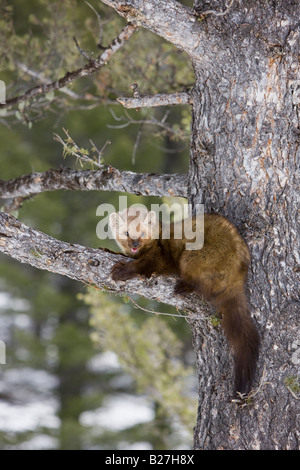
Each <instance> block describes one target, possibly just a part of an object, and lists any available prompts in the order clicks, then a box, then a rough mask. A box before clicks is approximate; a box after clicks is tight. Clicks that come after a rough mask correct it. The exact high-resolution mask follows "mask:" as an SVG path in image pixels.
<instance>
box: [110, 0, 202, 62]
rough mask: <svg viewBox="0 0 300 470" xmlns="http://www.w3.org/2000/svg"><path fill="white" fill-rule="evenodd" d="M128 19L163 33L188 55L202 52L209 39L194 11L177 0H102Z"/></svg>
mask: <svg viewBox="0 0 300 470" xmlns="http://www.w3.org/2000/svg"><path fill="white" fill-rule="evenodd" d="M102 2H103V3H105V4H106V5H109V6H110V7H112V8H114V9H115V10H116V11H117V12H118V13H119V15H121V16H123V17H124V18H126V20H127V21H130V22H131V23H133V24H135V25H137V26H143V27H145V28H147V29H149V30H150V31H152V32H153V33H155V34H158V35H159V36H162V37H163V38H164V39H166V40H167V41H169V42H171V43H172V44H174V45H175V46H176V47H178V48H179V49H181V50H184V51H185V52H187V53H188V54H189V55H190V56H191V58H195V59H196V58H197V59H198V61H199V57H200V55H203V54H204V52H205V49H206V48H207V47H209V41H208V40H207V39H206V38H205V34H204V32H203V31H202V29H201V28H200V25H199V23H198V22H197V20H196V17H195V15H194V12H193V10H192V9H191V8H188V7H186V6H184V5H182V4H181V3H179V2H178V1H176V0H168V1H162V0H147V1H146V2H145V0H102Z"/></svg>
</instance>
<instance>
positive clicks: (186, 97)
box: [117, 91, 193, 108]
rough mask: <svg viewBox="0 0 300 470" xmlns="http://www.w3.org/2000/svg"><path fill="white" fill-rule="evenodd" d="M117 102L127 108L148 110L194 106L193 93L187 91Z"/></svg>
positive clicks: (121, 99) (120, 99)
mask: <svg viewBox="0 0 300 470" xmlns="http://www.w3.org/2000/svg"><path fill="white" fill-rule="evenodd" d="M117 101H118V102H119V103H121V104H122V105H123V106H125V108H147V107H154V106H169V105H175V104H192V102H193V99H192V95H191V93H188V92H186V91H182V92H176V93H170V94H157V95H153V96H139V97H128V98H126V97H122V98H118V99H117Z"/></svg>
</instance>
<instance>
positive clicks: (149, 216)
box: [144, 211, 156, 226]
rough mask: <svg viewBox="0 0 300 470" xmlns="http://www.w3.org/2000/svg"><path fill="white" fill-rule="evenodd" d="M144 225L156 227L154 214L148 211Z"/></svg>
mask: <svg viewBox="0 0 300 470" xmlns="http://www.w3.org/2000/svg"><path fill="white" fill-rule="evenodd" d="M144 224H151V225H153V226H155V225H156V212H154V211H150V212H148V214H147V215H146V217H145V219H144Z"/></svg>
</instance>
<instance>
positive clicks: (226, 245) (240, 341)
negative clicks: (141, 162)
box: [111, 213, 259, 393]
mask: <svg viewBox="0 0 300 470" xmlns="http://www.w3.org/2000/svg"><path fill="white" fill-rule="evenodd" d="M121 215H122V214H121ZM122 217H123V219H120V220H121V223H122V222H124V223H126V221H127V223H129V222H131V221H132V220H134V216H128V213H125V214H124V213H123V215H122ZM193 223H194V225H195V221H194V220H193ZM113 225H114V221H111V226H113ZM146 225H147V224H143V223H141V224H140V229H141V231H142V230H144V233H143V235H144V237H137V236H136V238H134V239H132V238H131V237H130V236H128V237H127V238H126V240H122V242H120V240H119V239H118V235H117V234H116V240H117V242H118V243H119V245H120V246H121V247H122V249H123V251H124V252H125V253H126V254H128V255H129V256H132V257H134V258H135V259H134V260H133V261H131V262H127V261H121V262H119V263H117V264H116V265H115V266H114V267H113V269H112V278H113V280H115V281H125V280H126V279H131V278H133V277H136V276H138V275H145V276H146V277H150V276H151V274H152V273H154V272H155V273H157V274H163V275H168V274H177V275H178V276H179V280H178V282H177V284H176V286H175V293H176V294H178V295H187V294H188V293H190V292H192V291H196V292H198V293H199V294H202V295H203V296H204V298H205V299H206V300H208V301H210V302H211V303H212V304H213V305H214V306H215V307H216V309H217V311H218V312H219V313H220V314H221V315H222V327H223V329H224V331H225V334H226V337H227V339H228V341H229V343H230V345H231V346H232V348H233V352H234V360H235V392H240V393H248V392H249V390H250V387H251V384H252V381H253V378H254V374H255V369H256V363H257V358H258V350H259V335H258V332H257V329H256V327H255V325H254V323H253V321H252V319H251V317H250V314H249V310H248V306H247V299H246V294H245V281H246V277H247V271H248V266H249V261H250V256H249V251H248V248H247V246H246V244H245V242H244V241H243V239H242V237H241V236H240V235H239V233H238V231H237V229H236V228H235V227H234V226H233V225H232V224H231V223H230V222H229V221H228V220H227V219H226V218H224V217H222V216H220V215H212V214H209V215H205V216H204V245H203V247H202V248H201V249H199V250H186V249H185V244H186V242H187V241H188V240H186V239H185V238H184V237H183V238H181V239H180V240H176V239H174V236H173V232H174V225H171V227H170V229H171V236H170V239H162V237H161V226H160V227H159V230H160V236H159V238H158V239H153V238H152V236H151V234H149V233H148V235H147V236H145V232H146V231H147V228H149V227H148V225H147V226H146ZM148 232H149V230H148ZM133 242H135V245H138V248H137V252H136V253H134V254H133V253H132V252H131V249H132V243H133ZM134 249H135V248H134Z"/></svg>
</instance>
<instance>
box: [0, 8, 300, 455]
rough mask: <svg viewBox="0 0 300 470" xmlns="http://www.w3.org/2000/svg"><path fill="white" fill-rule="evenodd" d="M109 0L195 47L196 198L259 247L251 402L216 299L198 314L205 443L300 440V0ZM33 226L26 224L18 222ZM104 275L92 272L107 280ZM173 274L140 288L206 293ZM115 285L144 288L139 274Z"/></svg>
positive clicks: (163, 296) (199, 444)
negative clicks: (238, 379) (216, 323)
mask: <svg viewBox="0 0 300 470" xmlns="http://www.w3.org/2000/svg"><path fill="white" fill-rule="evenodd" d="M102 1H103V3H105V4H108V5H110V6H111V7H113V8H114V9H115V10H116V11H117V12H118V13H119V14H121V15H122V16H124V17H125V18H126V19H127V20H128V21H130V22H131V23H133V24H134V25H136V26H142V27H146V28H148V29H149V30H150V31H152V32H154V33H155V34H158V35H160V36H162V37H163V38H165V39H166V40H168V41H171V42H172V43H173V44H174V45H175V46H176V47H179V48H180V49H181V50H183V51H185V52H186V53H187V54H188V55H189V56H190V59H191V61H192V63H193V66H194V70H195V84H194V88H193V91H192V95H191V97H190V98H189V99H188V102H189V103H191V106H192V128H191V147H190V166H189V174H188V186H187V196H188V199H189V202H191V203H192V204H193V205H195V204H196V203H204V204H205V208H206V211H207V212H211V211H214V212H218V213H220V214H223V215H225V216H227V217H228V218H229V219H230V220H231V221H232V222H233V223H234V224H235V225H236V226H237V227H238V228H239V230H240V232H241V233H242V234H243V235H244V237H245V239H246V241H247V243H248V245H249V248H250V251H251V254H252V264H251V269H250V272H249V282H248V294H249V301H250V306H251V312H252V315H253V317H254V318H255V319H256V321H257V323H258V328H259V331H260V335H261V340H262V345H261V352H260V361H259V368H258V373H257V381H256V384H255V390H254V393H253V394H252V395H251V398H249V400H248V401H247V402H245V403H243V405H241V404H238V403H236V402H234V401H232V400H231V391H232V370H233V365H232V359H231V356H230V352H229V349H228V346H227V343H226V341H225V338H224V335H223V333H222V332H221V331H220V329H219V328H213V327H212V325H211V323H210V322H209V320H207V319H206V316H207V315H209V314H211V308H210V307H209V306H206V305H205V304H203V303H202V302H201V301H200V300H199V299H198V308H197V310H198V312H201V313H199V315H200V318H201V321H196V320H195V319H191V320H190V324H191V329H192V332H193V341H194V348H195V353H196V358H197V367H198V376H199V413H198V418H197V424H196V427H195V433H194V437H195V449H298V448H299V428H300V426H299V425H300V420H299V401H298V400H299V364H300V332H299V314H298V311H299V296H298V276H299V271H300V268H299V250H298V249H297V242H298V240H297V223H298V220H299V219H298V217H299V213H298V207H297V190H298V188H299V179H298V178H299V176H298V173H297V171H298V162H299V133H300V125H299V102H300V99H299V87H300V76H299V36H300V30H299V5H298V2H297V1H293V0H287V1H283V0H278V1H269V0H265V1H261V2H257V1H254V0H253V1H252V0H251V1H249V0H239V1H231V2H226V1H217V0H211V1H210V2H207V1H202V0H195V2H194V10H191V9H189V8H187V7H184V6H183V5H181V4H180V3H179V2H178V1H175V0H169V1H168V2H165V1H163V0H148V1H145V0H102ZM135 98H136V99H138V98H139V97H135ZM121 100H122V99H120V101H121ZM144 102H145V101H144ZM150 102H151V100H150ZM152 102H153V103H157V100H156V99H153V100H152ZM124 103H125V102H124ZM140 103H142V101H141V100H140ZM147 103H149V101H147ZM135 105H136V101H135ZM141 106H142V104H141ZM15 223H18V222H15V221H14V219H5V217H4V216H3V217H2V218H1V220H0V232H1V233H0V248H1V251H5V252H7V253H8V254H10V255H11V256H15V257H17V255H18V250H15V249H14V248H15V246H16V245H14V235H13V234H14V233H15V231H10V229H9V227H10V225H11V224H15ZM7 230H8V232H9V233H8V232H7ZM24 230H25V232H26V230H28V229H26V228H24V227H23V226H22V227H21V228H20V229H19V232H18V230H17V233H22V231H24ZM20 236H21V235H20ZM31 238H32V239H34V238H33V236H32V237H31ZM25 240H26V236H25V238H23V243H25ZM27 240H28V238H27ZM20 243H21V242H19V245H18V246H20ZM50 245H51V244H50V241H49V246H50ZM59 249H61V247H60V248H59ZM69 249H71V250H72V248H69V247H66V248H65V251H64V249H62V252H63V253H67V254H68V250H69ZM78 250H79V251H78ZM75 251H76V256H77V255H78V257H79V258H80V261H79V263H80V262H84V263H87V266H91V263H89V261H88V260H89V259H90V258H89V257H90V256H91V255H92V258H93V257H94V256H96V258H97V259H98V255H95V253H94V252H93V253H88V255H87V258H85V259H84V260H82V259H81V256H83V254H82V253H83V252H84V251H83V250H82V249H81V248H80V249H77V248H76V250H75ZM27 252H28V251H27ZM13 253H14V254H13ZM30 253H31V257H30V260H27V262H30V263H31V264H33V263H34V262H35V263H40V262H41V260H43V261H44V263H43V265H40V266H37V267H40V268H42V269H51V268H52V266H53V265H52V262H54V259H55V257H53V255H51V253H49V256H46V257H45V258H43V254H41V253H43V249H41V252H40V251H39V250H38V251H37V254H36V256H35V251H34V249H33V250H31V251H30ZM79 254H80V256H79ZM51 256H52V258H51ZM70 256H73V255H71V252H70ZM115 256H116V255H112V254H104V253H101V252H100V253H99V259H104V258H103V257H107V258H105V259H106V261H107V263H104V264H103V269H105V270H107V267H108V266H109V265H110V264H109V263H111V262H112V261H113V260H115ZM75 258H76V257H75ZM75 258H74V260H73V261H72V262H73V263H75V265H76V266H73V269H71V270H69V267H70V260H68V259H67V260H65V265H64V269H65V271H64V272H61V271H59V270H58V267H57V266H56V267H54V269H53V270H54V271H55V272H61V273H62V274H65V275H71V274H72V272H71V271H73V272H78V269H77V268H76V267H78V265H77V261H76V260H75ZM19 259H20V260H21V261H22V257H20V254H19ZM47 259H48V260H50V261H48V262H47ZM23 261H24V259H23ZM55 262H57V259H55ZM47 264H48V267H47ZM96 264H97V263H96ZM36 265H37V264H36ZM66 269H67V271H68V272H66ZM90 269H92V268H90ZM105 272H106V271H105ZM70 277H72V276H70ZM88 278H89V277H88V275H87V279H88ZM105 278H106V276H104V278H103V279H102V280H101V279H96V281H95V279H94V277H93V278H91V279H93V281H92V282H95V283H96V284H98V285H104V284H105V282H107V278H106V279H105ZM81 280H82V279H81ZM108 282H109V283H110V281H108ZM172 285H173V281H172V280H169V279H163V280H162V281H160V282H159V283H158V282H157V279H155V278H154V279H151V280H149V281H141V280H139V281H138V289H137V290H138V292H139V293H140V294H141V295H145V296H147V297H149V298H159V299H160V300H162V301H164V302H166V303H170V304H172V305H174V302H175V305H176V306H178V307H179V308H187V309H189V310H192V311H193V310H194V309H193V307H195V297H192V298H190V299H186V300H185V301H184V302H183V301H182V300H178V299H174V298H173V296H172V289H171V287H172ZM109 287H111V288H113V290H120V289H121V290H127V291H129V292H131V291H132V290H131V289H133V287H132V281H128V282H127V283H125V284H124V285H123V286H113V285H112V284H111V283H110V284H109ZM135 291H136V289H135Z"/></svg>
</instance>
